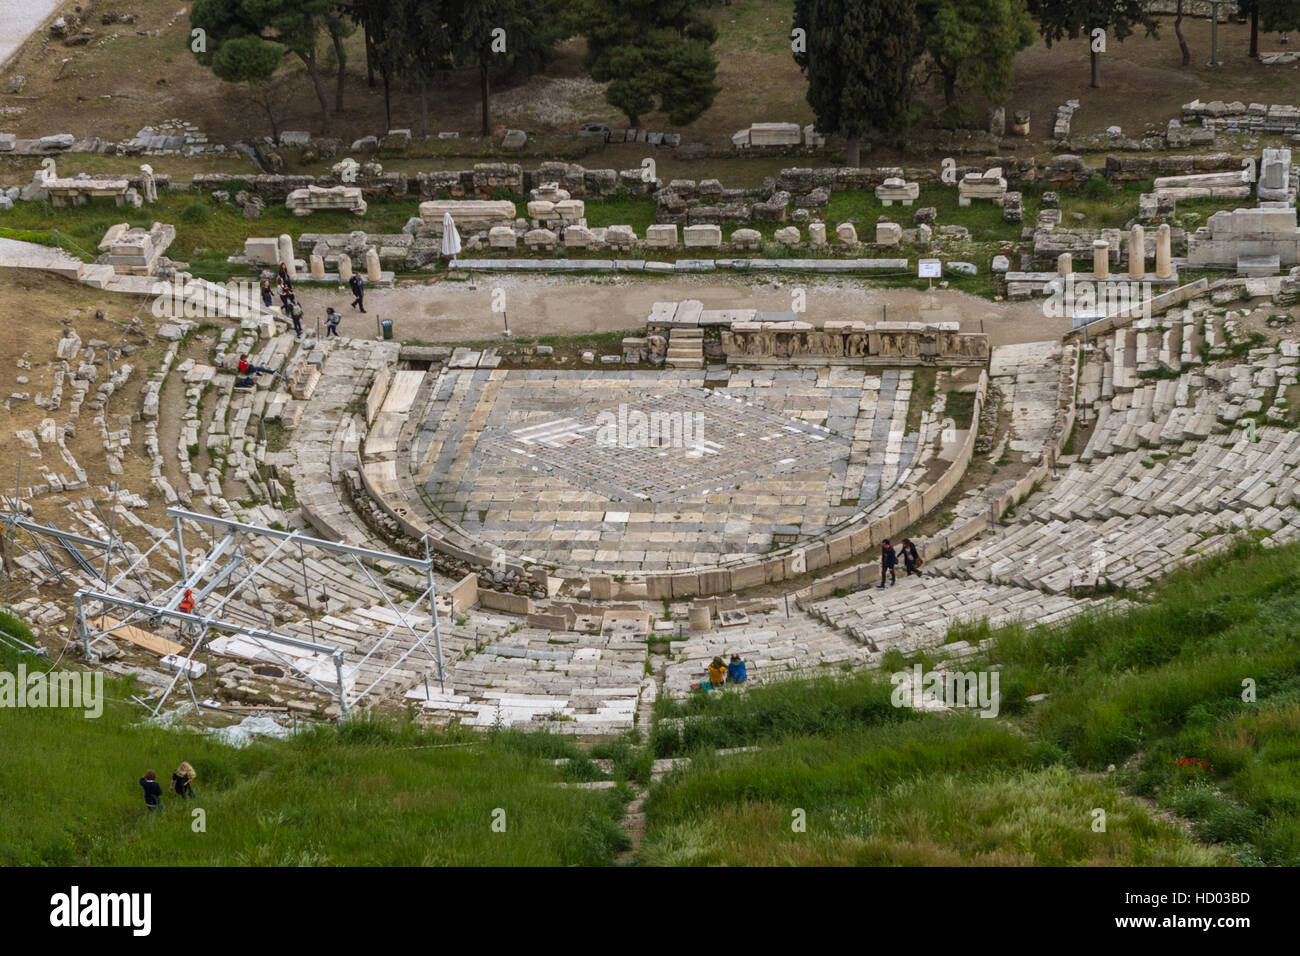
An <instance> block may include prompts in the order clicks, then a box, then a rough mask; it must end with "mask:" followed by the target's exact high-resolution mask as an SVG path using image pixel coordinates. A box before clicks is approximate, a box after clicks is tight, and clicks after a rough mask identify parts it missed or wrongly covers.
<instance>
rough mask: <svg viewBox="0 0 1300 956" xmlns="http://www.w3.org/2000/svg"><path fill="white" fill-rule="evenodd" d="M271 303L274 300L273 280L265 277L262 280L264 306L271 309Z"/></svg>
mask: <svg viewBox="0 0 1300 956" xmlns="http://www.w3.org/2000/svg"><path fill="white" fill-rule="evenodd" d="M271 305H272V300H271V280H270V279H263V280H262V307H263V308H266V309H269V308H271Z"/></svg>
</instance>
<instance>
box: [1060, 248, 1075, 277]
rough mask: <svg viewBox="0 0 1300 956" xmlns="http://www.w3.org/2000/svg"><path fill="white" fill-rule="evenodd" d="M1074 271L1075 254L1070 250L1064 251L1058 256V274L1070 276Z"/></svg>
mask: <svg viewBox="0 0 1300 956" xmlns="http://www.w3.org/2000/svg"><path fill="white" fill-rule="evenodd" d="M1073 271H1074V256H1072V255H1070V254H1069V253H1068V252H1062V253H1061V254H1060V255H1059V256H1057V257H1056V274H1057V275H1058V276H1068V275H1069V274H1070V273H1071V272H1073Z"/></svg>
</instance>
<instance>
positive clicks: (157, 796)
mask: <svg viewBox="0 0 1300 956" xmlns="http://www.w3.org/2000/svg"><path fill="white" fill-rule="evenodd" d="M140 786H141V787H143V788H144V805H145V807H146V808H148V810H149V819H151V820H152V819H153V815H154V811H157V812H158V813H162V787H161V786H159V784H158V775H157V774H156V773H154V772H153V771H152V770H146V771H145V772H144V776H143V777H141V778H140Z"/></svg>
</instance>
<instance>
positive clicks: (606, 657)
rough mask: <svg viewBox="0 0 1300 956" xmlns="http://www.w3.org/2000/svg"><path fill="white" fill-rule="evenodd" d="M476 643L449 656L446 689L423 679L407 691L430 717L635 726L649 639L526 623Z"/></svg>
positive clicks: (562, 728)
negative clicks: (463, 653) (426, 683)
mask: <svg viewBox="0 0 1300 956" xmlns="http://www.w3.org/2000/svg"><path fill="white" fill-rule="evenodd" d="M476 617H477V615H476ZM444 633H445V631H444ZM477 646H478V647H479V648H480V649H479V650H477V652H476V653H473V654H471V655H466V656H461V657H459V658H457V659H455V660H454V662H453V663H452V664H451V667H450V669H449V674H448V690H447V691H440V690H439V689H438V688H436V687H432V686H431V687H430V689H429V690H427V691H426V689H425V687H424V685H423V682H420V683H419V684H417V685H416V686H414V687H412V688H411V689H410V690H408V691H407V693H406V698H407V699H408V700H412V701H417V702H419V703H420V705H421V707H422V708H423V710H424V712H425V713H426V714H428V715H430V716H431V717H434V718H436V719H456V720H459V721H460V722H461V723H463V724H465V725H467V726H476V727H490V726H494V725H496V724H501V725H502V726H522V725H527V726H530V727H533V728H538V727H546V728H548V729H551V730H555V731H557V732H566V733H578V734H613V733H619V732H621V731H624V730H629V729H631V728H632V726H633V724H634V718H635V714H636V708H637V702H638V700H639V698H640V695H641V692H642V689H643V684H644V676H645V655H646V645H645V641H644V639H638V638H637V637H634V636H629V635H626V634H620V633H611V634H609V635H601V634H581V633H578V632H573V631H550V630H546V629H543V628H533V627H524V628H519V629H518V630H513V631H508V632H506V631H504V630H503V631H502V632H500V633H498V634H496V635H493V636H489V638H488V639H487V640H486V641H485V640H484V638H483V636H482V635H480V637H479V639H478V642H477ZM445 647H446V639H445V638H444V648H445ZM474 647H475V644H470V645H468V646H467V650H468V649H472V648H474Z"/></svg>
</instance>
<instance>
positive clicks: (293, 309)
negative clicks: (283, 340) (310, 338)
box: [289, 299, 302, 338]
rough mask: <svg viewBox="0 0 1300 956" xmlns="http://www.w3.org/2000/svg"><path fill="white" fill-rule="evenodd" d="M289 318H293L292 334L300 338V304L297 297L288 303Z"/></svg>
mask: <svg viewBox="0 0 1300 956" xmlns="http://www.w3.org/2000/svg"><path fill="white" fill-rule="evenodd" d="M289 318H290V319H292V320H293V334H294V335H296V336H297V337H298V338H302V305H300V304H299V302H298V300H297V299H294V300H293V302H292V303H290V306H289Z"/></svg>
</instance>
